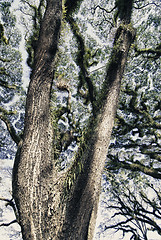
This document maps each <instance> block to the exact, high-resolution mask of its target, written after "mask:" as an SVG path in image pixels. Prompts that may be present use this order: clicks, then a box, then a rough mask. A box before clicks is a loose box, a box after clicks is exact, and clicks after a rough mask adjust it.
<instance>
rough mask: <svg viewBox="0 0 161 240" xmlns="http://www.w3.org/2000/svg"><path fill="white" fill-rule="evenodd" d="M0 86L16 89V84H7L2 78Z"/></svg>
mask: <svg viewBox="0 0 161 240" xmlns="http://www.w3.org/2000/svg"><path fill="white" fill-rule="evenodd" d="M0 86H1V87H4V88H7V89H14V90H15V89H17V86H16V85H14V84H13V85H9V84H8V82H6V81H4V80H2V79H0Z"/></svg>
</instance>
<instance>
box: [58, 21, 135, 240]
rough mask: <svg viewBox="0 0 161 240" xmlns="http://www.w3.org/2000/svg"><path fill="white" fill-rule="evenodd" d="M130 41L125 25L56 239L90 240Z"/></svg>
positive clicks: (131, 31)
mask: <svg viewBox="0 0 161 240" xmlns="http://www.w3.org/2000/svg"><path fill="white" fill-rule="evenodd" d="M134 37H135V31H134V29H132V28H131V27H130V26H128V25H121V26H120V27H119V28H118V30H117V32H116V36H115V41H114V47H113V51H112V54H111V61H110V64H109V67H108V69H107V76H106V80H105V83H104V88H103V89H104V90H103V93H101V95H100V100H98V104H99V105H98V109H101V110H100V111H98V113H97V116H95V119H94V120H93V121H92V123H91V125H90V127H89V129H90V132H88V134H87V136H86V144H85V145H86V146H85V150H84V152H83V154H82V156H81V165H82V169H81V172H80V173H79V176H78V178H77V181H76V183H75V184H74V185H73V187H72V189H71V193H70V195H69V198H68V203H67V207H66V217H65V221H64V229H63V232H61V234H62V235H60V236H59V239H68V240H70V239H71V240H72V239H74V240H77V239H79V240H87V239H88V240H92V239H93V235H94V230H95V222H96V218H97V208H98V202H99V195H100V186H101V185H100V183H101V176H102V172H103V168H104V164H105V161H106V156H107V149H108V146H109V142H110V137H111V132H112V128H113V124H114V118H115V113H116V109H117V103H118V97H119V93H120V85H121V79H122V75H123V72H124V68H125V65H126V62H127V55H128V52H129V48H130V45H131V43H132V42H133V40H134ZM79 162H80V155H78V158H77V163H79Z"/></svg>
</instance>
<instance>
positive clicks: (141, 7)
mask: <svg viewBox="0 0 161 240" xmlns="http://www.w3.org/2000/svg"><path fill="white" fill-rule="evenodd" d="M140 2H141V1H140V0H139V1H134V3H135V5H134V8H135V9H143V8H146V7H148V6H151V5H154V6H156V7H158V8H160V5H158V4H156V3H155V2H154V1H153V2H151V3H147V4H145V5H142V6H141V5H140Z"/></svg>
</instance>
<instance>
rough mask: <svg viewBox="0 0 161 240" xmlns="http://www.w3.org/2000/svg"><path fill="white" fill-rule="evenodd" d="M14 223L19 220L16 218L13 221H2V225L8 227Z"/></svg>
mask: <svg viewBox="0 0 161 240" xmlns="http://www.w3.org/2000/svg"><path fill="white" fill-rule="evenodd" d="M13 223H17V220H16V219H15V220H13V221H11V222H9V223H2V224H0V227H8V226H10V225H11V224H13Z"/></svg>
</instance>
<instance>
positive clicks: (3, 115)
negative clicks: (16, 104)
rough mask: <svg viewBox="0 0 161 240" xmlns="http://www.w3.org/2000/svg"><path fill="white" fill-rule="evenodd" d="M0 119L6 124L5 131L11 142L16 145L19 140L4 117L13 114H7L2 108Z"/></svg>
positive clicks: (0, 109) (0, 108)
mask: <svg viewBox="0 0 161 240" xmlns="http://www.w3.org/2000/svg"><path fill="white" fill-rule="evenodd" d="M0 113H1V114H0V119H1V120H2V121H3V122H4V123H5V124H6V127H7V130H8V132H9V134H10V136H11V138H12V140H13V141H14V142H15V143H16V144H17V145H18V144H19V142H20V140H21V138H20V136H19V135H17V133H16V130H15V128H14V127H13V125H12V123H11V122H10V121H9V119H8V118H7V116H6V115H11V114H14V112H8V111H6V110H5V109H3V108H2V107H0Z"/></svg>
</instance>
